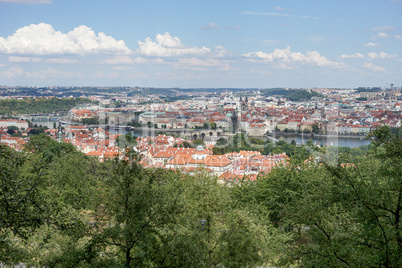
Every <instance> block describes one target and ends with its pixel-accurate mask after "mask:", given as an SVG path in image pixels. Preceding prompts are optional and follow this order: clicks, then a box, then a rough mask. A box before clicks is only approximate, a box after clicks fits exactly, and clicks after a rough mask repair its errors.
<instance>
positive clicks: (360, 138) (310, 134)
mask: <svg viewBox="0 0 402 268" xmlns="http://www.w3.org/2000/svg"><path fill="white" fill-rule="evenodd" d="M269 136H271V137H275V136H282V137H295V136H299V137H306V138H307V137H322V138H324V137H327V138H347V139H359V140H362V139H363V140H364V139H367V136H366V135H350V134H317V133H297V132H294V133H289V132H275V133H272V134H271V135H269Z"/></svg>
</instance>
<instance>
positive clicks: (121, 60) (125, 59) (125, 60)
mask: <svg viewBox="0 0 402 268" xmlns="http://www.w3.org/2000/svg"><path fill="white" fill-rule="evenodd" d="M102 63H106V64H133V63H134V61H133V59H131V58H130V56H115V57H113V58H109V59H106V60H104V61H102Z"/></svg>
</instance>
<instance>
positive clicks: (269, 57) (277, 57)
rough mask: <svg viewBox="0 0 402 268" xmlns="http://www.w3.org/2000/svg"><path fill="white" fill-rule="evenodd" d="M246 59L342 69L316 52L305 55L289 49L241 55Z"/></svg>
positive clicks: (337, 63) (341, 65)
mask: <svg viewBox="0 0 402 268" xmlns="http://www.w3.org/2000/svg"><path fill="white" fill-rule="evenodd" d="M243 56H245V57H247V58H251V59H254V60H263V61H265V62H274V61H275V62H276V61H279V62H282V63H292V62H293V63H302V64H311V65H316V66H337V67H344V66H345V65H344V64H343V63H339V62H335V61H330V60H328V59H327V58H325V57H324V56H321V55H320V53H318V52H317V51H308V52H307V53H306V54H303V53H301V52H291V51H290V47H289V46H288V47H286V48H285V49H278V48H276V49H275V50H274V51H273V52H272V53H265V52H262V51H258V52H250V53H246V54H243Z"/></svg>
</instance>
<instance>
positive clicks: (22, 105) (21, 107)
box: [0, 98, 91, 115]
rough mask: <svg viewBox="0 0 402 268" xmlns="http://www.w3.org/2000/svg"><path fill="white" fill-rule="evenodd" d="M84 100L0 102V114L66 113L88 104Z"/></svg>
mask: <svg viewBox="0 0 402 268" xmlns="http://www.w3.org/2000/svg"><path fill="white" fill-rule="evenodd" d="M90 102H91V101H90V100H89V99H84V98H72V99H67V98H49V99H42V98H38V99H26V100H8V99H7V100H0V114H8V115H14V114H38V113H53V112H59V111H68V110H70V109H72V108H73V107H75V106H77V105H80V104H85V103H90Z"/></svg>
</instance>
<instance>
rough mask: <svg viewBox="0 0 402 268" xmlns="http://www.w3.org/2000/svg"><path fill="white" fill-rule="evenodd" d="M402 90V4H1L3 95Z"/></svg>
mask: <svg viewBox="0 0 402 268" xmlns="http://www.w3.org/2000/svg"><path fill="white" fill-rule="evenodd" d="M390 83H393V84H394V85H396V86H399V87H402V0H338V1H322V0H321V1H316V0H304V1H301V0H272V1H271V0H258V1H257V0H248V1H237V0H230V1H229V0H214V1H209V0H203V1H189V0H186V1H179V0H175V1H174V0H172V1H169V0H158V1H157V0H130V1H128V0H127V1H126V0H121V1H119V0H115V1H110V0H109V1H106V0H80V1H76V0H0V85H10V86H11V85H33V86H53V85H56V86H145V87H259V88H270V87H346V88H350V87H358V86H370V87H372V86H381V87H384V86H386V85H389V84H390Z"/></svg>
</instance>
